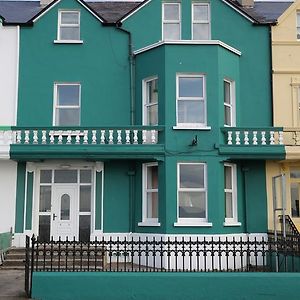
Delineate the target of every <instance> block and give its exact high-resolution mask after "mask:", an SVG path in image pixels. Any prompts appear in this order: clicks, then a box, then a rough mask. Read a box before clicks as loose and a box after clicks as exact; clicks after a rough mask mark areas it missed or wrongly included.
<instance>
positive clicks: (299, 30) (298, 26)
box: [296, 10, 300, 41]
mask: <svg viewBox="0 0 300 300" xmlns="http://www.w3.org/2000/svg"><path fill="white" fill-rule="evenodd" d="M298 16H299V17H300V10H297V11H296V39H297V40H298V41H300V24H299V23H298Z"/></svg>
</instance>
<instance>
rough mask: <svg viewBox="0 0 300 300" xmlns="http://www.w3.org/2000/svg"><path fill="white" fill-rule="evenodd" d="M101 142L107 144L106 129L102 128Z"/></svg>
mask: <svg viewBox="0 0 300 300" xmlns="http://www.w3.org/2000/svg"><path fill="white" fill-rule="evenodd" d="M100 144H102V145H103V144H105V130H101V137H100Z"/></svg>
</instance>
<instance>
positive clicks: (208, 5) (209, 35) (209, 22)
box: [191, 2, 211, 40]
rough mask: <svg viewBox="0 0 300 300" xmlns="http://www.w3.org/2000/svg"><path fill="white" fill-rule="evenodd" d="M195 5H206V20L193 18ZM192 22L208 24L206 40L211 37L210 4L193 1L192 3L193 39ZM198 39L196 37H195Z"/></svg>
mask: <svg viewBox="0 0 300 300" xmlns="http://www.w3.org/2000/svg"><path fill="white" fill-rule="evenodd" d="M195 6H207V7H208V20H207V21H206V20H205V21H204V20H194V7H195ZM194 24H208V28H209V30H208V37H207V40H210V39H211V17H210V4H209V3H201V2H195V3H192V29H191V30H192V40H196V39H194ZM197 40H198V39H197Z"/></svg>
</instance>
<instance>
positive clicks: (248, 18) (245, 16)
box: [222, 0, 256, 23]
mask: <svg viewBox="0 0 300 300" xmlns="http://www.w3.org/2000/svg"><path fill="white" fill-rule="evenodd" d="M222 2H224V3H225V4H227V5H228V6H229V7H231V8H232V9H233V10H235V11H236V12H237V13H239V14H240V15H242V16H243V17H244V18H246V19H247V20H248V21H250V22H251V23H256V21H255V20H254V19H251V18H250V17H248V16H247V15H246V14H244V13H242V12H241V11H240V10H239V9H237V8H236V7H235V6H233V5H232V4H230V3H228V2H227V1H226V0H222Z"/></svg>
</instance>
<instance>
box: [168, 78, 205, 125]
mask: <svg viewBox="0 0 300 300" xmlns="http://www.w3.org/2000/svg"><path fill="white" fill-rule="evenodd" d="M181 77H184V78H203V97H188V98H187V97H179V80H180V78H181ZM184 100H195V101H203V102H204V109H203V113H204V123H179V121H178V120H179V115H178V114H179V109H178V102H179V101H184ZM206 102H207V99H206V76H205V75H204V74H200V73H199V74H183V73H180V74H177V75H176V127H173V128H174V129H180V128H183V129H209V128H210V127H207V103H206Z"/></svg>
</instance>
